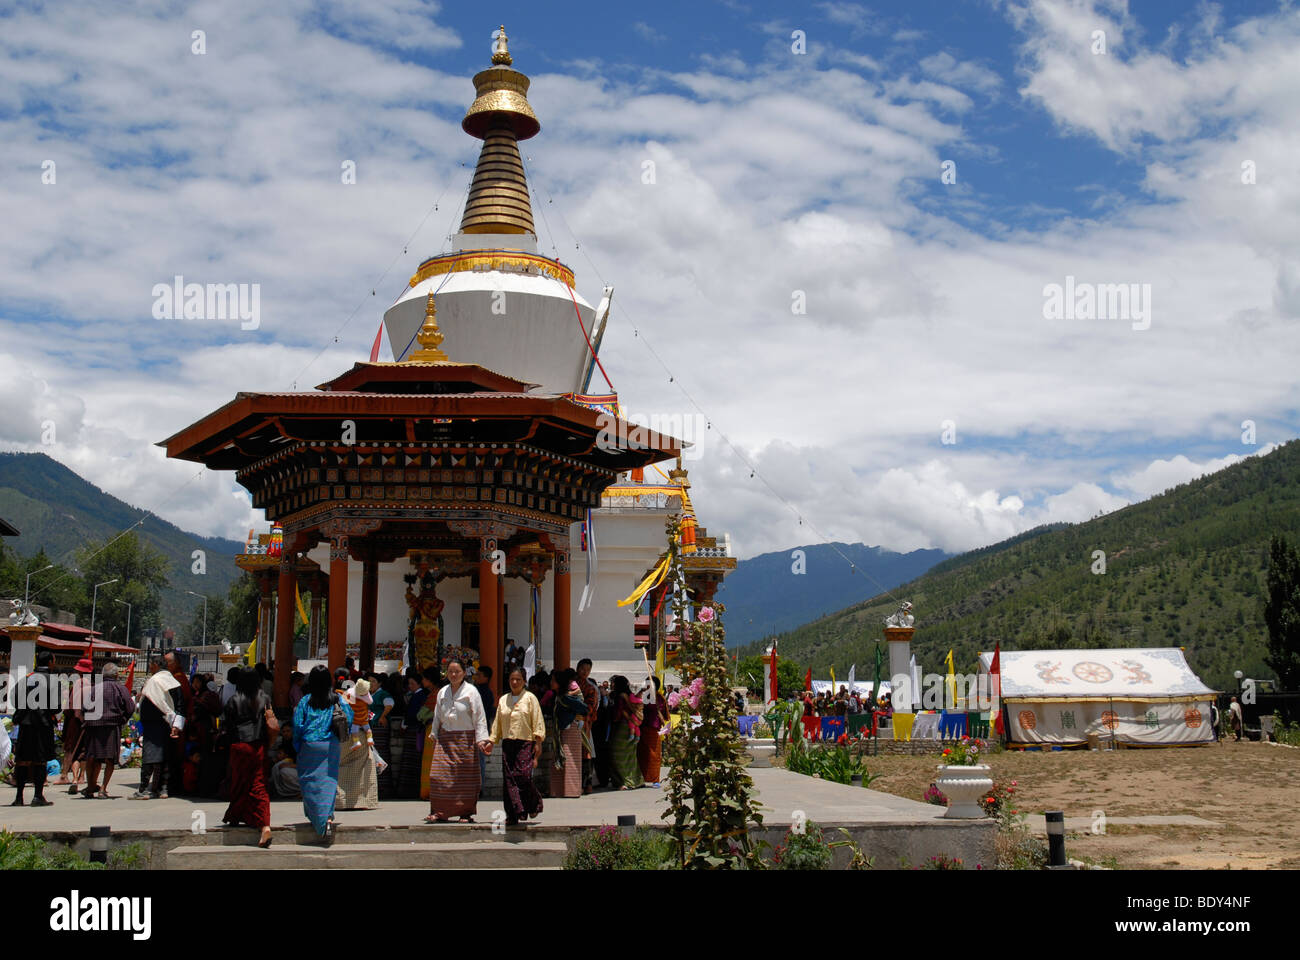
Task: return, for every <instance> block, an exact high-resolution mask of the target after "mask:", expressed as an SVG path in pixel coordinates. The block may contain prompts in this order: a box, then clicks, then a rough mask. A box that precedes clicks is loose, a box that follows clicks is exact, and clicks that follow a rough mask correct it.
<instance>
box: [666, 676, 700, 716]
mask: <svg viewBox="0 0 1300 960" xmlns="http://www.w3.org/2000/svg"><path fill="white" fill-rule="evenodd" d="M703 694H704V678H703V677H696V678H695V679H694V680H692V681H691V682H690V683H688V684H687V685H686V686H684V687H682V688H681V689H680V690H674V691H673V692H672V693H670V694H668V709H669V710H676V709H677V708H678V707H679V706H681V705H682V704H683V703H685V704H686V705H687V706H688V707H690V708H691V712H692V713H694V712H695V711H696V710H698V709H699V707H700V697H701V696H702V695H703Z"/></svg>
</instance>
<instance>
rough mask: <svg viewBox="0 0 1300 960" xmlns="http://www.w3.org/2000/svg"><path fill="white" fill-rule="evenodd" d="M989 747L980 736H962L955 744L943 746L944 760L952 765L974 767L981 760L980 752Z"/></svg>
mask: <svg viewBox="0 0 1300 960" xmlns="http://www.w3.org/2000/svg"><path fill="white" fill-rule="evenodd" d="M987 747H988V744H987V743H985V742H984V741H983V740H981V739H979V738H978V737H976V738H974V739H971V738H970V737H962V738H961V739H960V740H959V741H957V743H956V744H955V745H953V746H951V747H944V748H943V762H944V763H946V764H947V765H948V766H950V767H973V766H974V765H975V764H977V763H979V762H980V754H981V753H983V752H984V750H985V748H987Z"/></svg>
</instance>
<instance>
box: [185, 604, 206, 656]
mask: <svg viewBox="0 0 1300 960" xmlns="http://www.w3.org/2000/svg"><path fill="white" fill-rule="evenodd" d="M185 592H186V593H188V594H189V595H190V596H191V597H199V598H200V599H202V600H203V642H202V645H203V646H205V647H206V646H207V645H208V598H207V597H206V596H204V595H203V594H201V593H195V592H194V591H193V590H186V591H185Z"/></svg>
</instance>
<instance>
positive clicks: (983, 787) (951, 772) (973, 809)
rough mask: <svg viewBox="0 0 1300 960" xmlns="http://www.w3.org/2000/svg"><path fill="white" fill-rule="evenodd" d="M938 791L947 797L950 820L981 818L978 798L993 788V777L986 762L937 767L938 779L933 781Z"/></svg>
mask: <svg viewBox="0 0 1300 960" xmlns="http://www.w3.org/2000/svg"><path fill="white" fill-rule="evenodd" d="M934 785H935V786H936V787H938V788H939V792H940V793H942V794H943V795H944V796H945V797H947V798H948V811H947V813H945V814H944V817H946V818H948V819H950V820H982V819H983V818H984V808H983V807H981V806H980V800H981V799H982V798H984V797H987V796H988V795H989V791H991V790H992V789H993V778H992V777H991V776H990V775H989V767H988V765H987V764H983V763H980V764H976V765H974V766H963V767H950V766H940V767H939V779H938V780H936V781H935V782H934Z"/></svg>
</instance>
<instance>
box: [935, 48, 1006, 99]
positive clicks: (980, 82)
mask: <svg viewBox="0 0 1300 960" xmlns="http://www.w3.org/2000/svg"><path fill="white" fill-rule="evenodd" d="M919 66H920V67H921V71H922V72H923V73H926V74H929V75H930V76H932V77H934V78H936V79H938V80H942V81H943V82H944V83H946V84H949V85H950V86H954V87H965V88H968V89H971V90H975V91H976V92H978V93H991V92H992V91H994V90H996V89H997V88H998V87H1000V86H1001V85H1002V78H1001V77H999V76H998V75H997V74H996V73H994V72H993V71H992V70H990V69H988V68H987V67H982V66H980V65H979V64H978V63H973V62H971V61H969V60H958V59H957V58H956V57H954V56H953V55H952V54H950V53H945V52H940V53H935V54H931V55H930V56H928V57H924V58H922V60H921V61H920V64H919Z"/></svg>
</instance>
